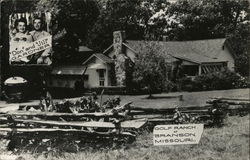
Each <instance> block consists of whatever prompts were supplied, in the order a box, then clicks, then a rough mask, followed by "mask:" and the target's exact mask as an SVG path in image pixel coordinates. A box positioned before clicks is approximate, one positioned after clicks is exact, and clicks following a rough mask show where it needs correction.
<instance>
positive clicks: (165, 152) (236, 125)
mask: <svg viewBox="0 0 250 160" xmlns="http://www.w3.org/2000/svg"><path fill="white" fill-rule="evenodd" d="M152 137H153V136H152V133H148V132H144V134H142V135H140V136H139V137H138V138H137V140H136V142H134V143H133V144H129V145H126V146H123V147H120V148H118V149H117V148H116V149H103V150H95V149H86V150H83V151H81V152H78V153H63V154H62V155H60V156H58V157H57V155H59V154H60V153H55V154H51V155H50V154H49V155H48V156H44V155H43V154H40V155H37V154H27V153H22V154H21V156H22V157H24V159H25V160H45V159H47V160H179V159H185V160H249V115H248V116H245V117H237V116H233V117H228V119H226V124H225V125H224V126H223V127H221V128H206V129H205V130H204V132H203V135H202V138H201V140H200V143H199V144H197V145H176V146H163V147H162V146H161V147H159V146H153V141H152ZM2 153H4V154H9V153H8V152H6V151H3V150H2ZM3 160H7V159H3Z"/></svg>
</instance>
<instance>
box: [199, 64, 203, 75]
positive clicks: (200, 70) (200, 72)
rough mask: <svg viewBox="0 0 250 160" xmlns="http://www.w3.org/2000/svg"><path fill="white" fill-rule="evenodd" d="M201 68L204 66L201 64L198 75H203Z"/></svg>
mask: <svg viewBox="0 0 250 160" xmlns="http://www.w3.org/2000/svg"><path fill="white" fill-rule="evenodd" d="M201 67H202V65H201V64H200V65H199V71H198V75H201Z"/></svg>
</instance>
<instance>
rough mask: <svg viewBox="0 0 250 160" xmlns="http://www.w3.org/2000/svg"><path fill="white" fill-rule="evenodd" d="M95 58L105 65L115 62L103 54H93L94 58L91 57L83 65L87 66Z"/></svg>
mask: <svg viewBox="0 0 250 160" xmlns="http://www.w3.org/2000/svg"><path fill="white" fill-rule="evenodd" d="M93 57H96V58H98V59H100V60H101V61H103V62H104V63H113V60H112V59H111V58H109V57H108V56H105V55H104V54H102V53H96V54H93V55H92V56H90V57H89V58H88V59H87V60H86V61H84V62H83V64H86V63H87V62H88V61H89V60H90V59H92V58H93Z"/></svg>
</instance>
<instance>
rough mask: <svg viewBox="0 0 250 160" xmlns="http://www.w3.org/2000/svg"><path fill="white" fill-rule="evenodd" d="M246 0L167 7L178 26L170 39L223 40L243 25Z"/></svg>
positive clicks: (190, 0) (184, 0) (191, 1)
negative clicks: (222, 38)
mask: <svg viewBox="0 0 250 160" xmlns="http://www.w3.org/2000/svg"><path fill="white" fill-rule="evenodd" d="M248 6H249V2H248V1H247V0H222V1H218V0H200V1H196V0H180V1H178V2H176V3H174V4H172V5H170V7H169V9H168V10H167V12H168V14H169V15H174V16H175V19H176V20H177V23H180V24H181V26H180V25H178V26H176V27H175V26H174V27H173V30H172V31H171V32H172V34H174V36H173V37H172V38H173V39H178V40H193V39H209V38H221V37H225V36H226V34H227V33H229V32H232V31H233V30H235V29H236V26H237V25H238V24H239V23H241V22H243V21H244V16H243V13H244V11H247V9H248Z"/></svg>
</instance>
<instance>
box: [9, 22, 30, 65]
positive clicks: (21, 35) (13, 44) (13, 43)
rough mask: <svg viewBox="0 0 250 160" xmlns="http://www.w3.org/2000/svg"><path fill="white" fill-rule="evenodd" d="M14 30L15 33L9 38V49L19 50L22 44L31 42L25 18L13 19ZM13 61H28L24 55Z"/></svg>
mask: <svg viewBox="0 0 250 160" xmlns="http://www.w3.org/2000/svg"><path fill="white" fill-rule="evenodd" d="M15 30H16V33H15V34H14V35H13V37H12V38H11V40H10V50H12V51H13V50H16V51H19V50H21V49H22V47H23V46H25V44H27V43H31V42H33V39H32V36H31V35H30V34H29V31H27V21H26V19H25V18H21V19H17V20H16V21H15ZM15 62H17V63H23V62H24V63H27V62H29V59H28V58H27V57H25V58H22V59H18V60H16V61H14V63H15ZM12 63H13V62H12Z"/></svg>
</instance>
